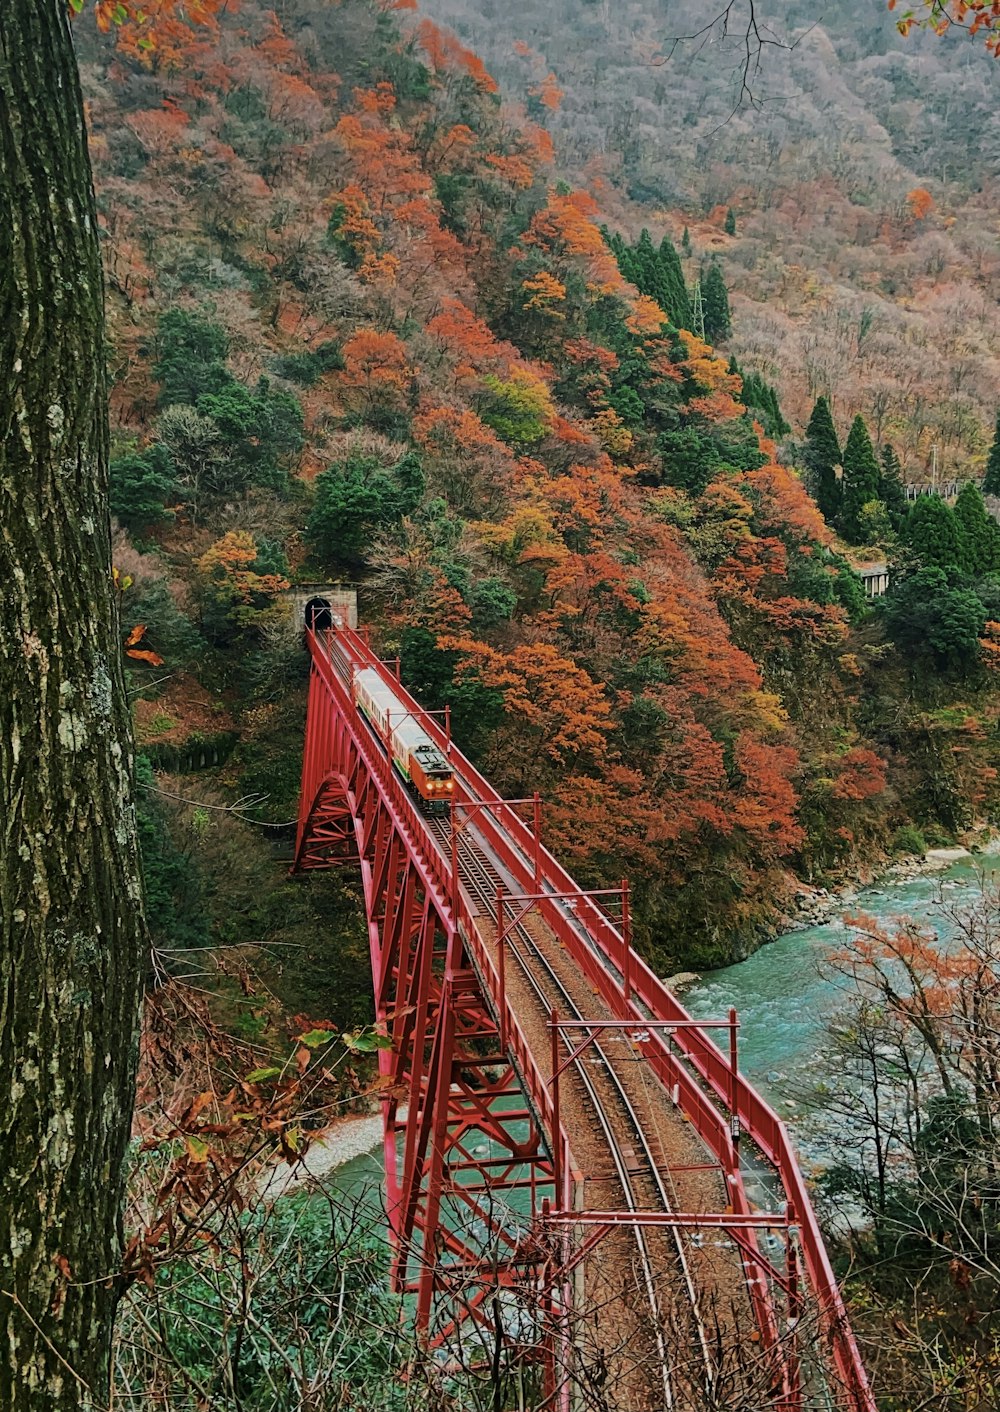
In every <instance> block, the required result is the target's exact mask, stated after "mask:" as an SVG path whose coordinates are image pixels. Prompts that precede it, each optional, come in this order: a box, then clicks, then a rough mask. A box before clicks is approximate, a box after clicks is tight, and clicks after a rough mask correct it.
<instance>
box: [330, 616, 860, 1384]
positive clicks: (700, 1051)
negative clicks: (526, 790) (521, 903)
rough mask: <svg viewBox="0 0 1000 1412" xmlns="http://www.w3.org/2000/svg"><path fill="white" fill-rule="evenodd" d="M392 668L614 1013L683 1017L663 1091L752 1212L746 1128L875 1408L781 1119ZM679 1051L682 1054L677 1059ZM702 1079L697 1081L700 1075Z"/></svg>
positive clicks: (488, 838) (526, 1069) (847, 1369)
mask: <svg viewBox="0 0 1000 1412" xmlns="http://www.w3.org/2000/svg"><path fill="white" fill-rule="evenodd" d="M335 636H336V639H337V646H338V648H343V649H346V652H347V655H348V657H349V658H350V660H351V661H352V662H353V663H354V664H357V665H363V666H370V667H375V668H376V669H377V670H379V671H381V672H383V673H385V672H386V668H385V665H384V663H383V662H382V661H381V660H380V659H379V658H378V657H377V656H376V655H375V653H374V652H373V651H372V649H371V646H370V644H369V642H368V640H367V637H366V635H365V634H364V633H362V632H359V631H355V630H353V629H349V628H341V629H339V630H338V631H337V632H336V634H335ZM332 637H333V634H330V633H321V634H317V633H315V632H313V631H312V630H309V631H308V632H307V638H308V641H309V646H310V648H311V651H312V657H313V662H314V664H315V666H316V670H317V671H319V672H321V673H322V675H323V677H324V681H325V682H326V685H327V686H328V688H329V689H331V690H332V691H333V693H334V695H335V697H336V699H337V700H338V702H339V704H340V706H341V709H343V710H345V711H347V712H348V713H353V703H352V702H351V700H350V697H349V694H348V692H347V689H346V688H345V686H344V685H343V683H342V682H341V680H340V677H339V675H338V674H337V673H336V671H335V670H334V668H333V665H332V661H331V655H330V652H331V638H332ZM390 679H391V680H392V682H393V689H394V691H395V693H396V695H397V696H398V697H399V699H400V700H401V701H402V702H403V703H404V704H405V705H406V706H407V708H408V709H409V710H412V711H413V712H414V713H415V714H416V715H418V716H419V717H420V718H421V719H423V720H424V722H425V729H426V730H427V733H428V735H429V736H430V737H431V738H432V739H433V740H434V741H435V743H436V744H437V745H438V746H439V747H440V748H441V749H442V750H444V751H445V752H446V753H448V754H449V755H450V757H451V759H452V760H453V762H454V763H455V764H456V766H457V767H458V769H459V771H460V774H461V777H462V780H463V781H464V782H465V783H466V785H467V786H468V787H470V788H471V790H472V791H473V793H474V796H475V797H476V798H477V799H478V800H481V801H484V802H488V803H489V804H490V805H491V806H492V807H490V808H489V809H483V810H482V811H481V817H480V818H479V819H478V820H477V832H478V834H479V835H480V837H481V838H482V839H483V841H484V842H485V843H486V845H487V846H488V849H489V850H490V851H491V852H492V853H493V854H494V855H495V857H496V858H497V859H498V860H499V861H500V863H502V865H503V867H504V869H505V870H506V871H507V873H508V874H509V875H510V877H511V878H512V879H513V880H514V882H515V884H516V885H517V887H518V888H519V889H520V890H521V891H523V892H524V893H525V894H526V895H527V894H532V893H538V892H540V893H541V894H543V895H542V896H540V898H539V900H538V903H537V906H538V909H539V913H540V916H541V917H542V919H543V920H544V922H545V923H546V924H547V925H548V927H549V928H550V930H551V931H553V932H554V933H555V935H556V937H557V938H558V940H559V941H560V942H561V943H562V944H563V946H564V947H565V948H566V950H567V951H568V953H569V954H570V955H571V956H572V957H573V959H574V960H575V961H576V962H577V963H578V964H579V965H580V966H581V968H582V970H583V972H584V974H585V975H586V977H587V979H588V980H589V981H590V982H591V984H592V985H594V987H595V989H596V990H597V991H598V993H599V994H600V995H601V997H602V999H603V1000H604V1002H605V1004H606V1005H607V1006H608V1008H609V1010H611V1012H612V1014H614V1015H616V1016H618V1017H620V1018H622V1019H627V1020H635V1021H636V1022H638V1023H639V1024H641V1022H642V1021H643V1020H644V1019H655V1020H657V1021H675V1022H677V1024H678V1026H679V1027H678V1029H677V1030H676V1031H675V1032H674V1034H673V1035H672V1036H671V1037H670V1038H666V1037H664V1035H663V1034H662V1032H661V1031H660V1030H659V1029H657V1030H656V1031H655V1032H652V1033H651V1039H650V1043H649V1046H648V1054H649V1060H650V1063H651V1065H652V1067H653V1069H654V1071H655V1072H656V1073H657V1076H658V1077H659V1078H660V1079H661V1081H662V1082H663V1083H664V1085H665V1086H666V1087H667V1089H668V1091H672V1092H673V1093H674V1094H675V1095H676V1098H677V1101H678V1103H679V1106H680V1107H681V1109H682V1110H683V1111H684V1112H685V1113H686V1114H687V1116H688V1118H689V1119H690V1121H691V1122H692V1124H693V1126H694V1128H695V1130H696V1131H697V1132H698V1134H699V1135H700V1137H701V1138H702V1140H703V1141H704V1142H705V1144H706V1145H707V1146H708V1148H709V1150H710V1151H711V1152H712V1153H713V1155H714V1156H715V1157H716V1158H717V1159H718V1160H719V1162H720V1164H721V1165H722V1167H723V1169H724V1170H725V1172H726V1177H727V1182H728V1184H729V1188H730V1198H731V1202H732V1205H733V1211H734V1215H736V1216H737V1217H749V1216H751V1215H752V1214H753V1213H752V1210H751V1207H750V1204H749V1201H748V1200H747V1197H746V1194H745V1192H744V1190H743V1182H742V1177H741V1173H740V1168H739V1161H738V1156H736V1155H735V1149H734V1142H733V1138H734V1136H736V1135H738V1134H742V1135H743V1136H744V1137H746V1138H749V1139H750V1141H752V1142H753V1144H754V1145H755V1147H756V1148H757V1149H758V1150H759V1152H760V1153H761V1154H762V1155H763V1156H764V1157H765V1158H766V1159H767V1161H768V1163H769V1164H770V1165H771V1167H772V1168H773V1170H774V1172H775V1173H776V1175H777V1177H778V1180H779V1182H780V1185H781V1188H782V1192H783V1196H784V1200H785V1203H786V1215H787V1219H788V1221H789V1223H791V1224H794V1225H797V1227H798V1230H799V1240H800V1245H801V1250H802V1258H803V1266H804V1270H805V1273H806V1276H807V1279H808V1284H809V1287H810V1290H811V1292H812V1295H813V1298H814V1299H815V1300H816V1303H817V1306H818V1310H819V1313H820V1317H821V1320H822V1325H823V1328H824V1332H825V1334H826V1336H827V1337H828V1339H829V1341H830V1346H831V1350H832V1355H833V1361H834V1365H835V1368H836V1371H837V1374H838V1378H839V1380H840V1383H841V1385H842V1388H843V1390H844V1391H845V1392H846V1394H847V1395H848V1397H849V1398H850V1401H851V1404H852V1407H853V1408H854V1409H856V1412H877V1409H876V1405H875V1401H874V1398H873V1396H872V1393H871V1390H870V1387H869V1384H868V1379H867V1375H866V1373H865V1370H864V1366H863V1364H862V1361H861V1356H860V1353H859V1350H858V1347H857V1343H856V1340H855V1338H854V1334H853V1332H852V1330H851V1328H850V1324H849V1322H848V1319H847V1311H846V1309H845V1307H844V1303H843V1299H842V1297H841V1294H840V1289H839V1287H838V1284H837V1280H836V1277H835V1275H834V1273H833V1268H832V1266H831V1264H830V1259H829V1255H828V1254H827V1250H826V1246H825V1244H824V1241H823V1237H822V1234H821V1232H820V1229H819V1224H818V1221H817V1219H816V1215H815V1212H814V1211H813V1208H812V1204H811V1202H810V1200H809V1195H808V1192H807V1190H806V1186H805V1182H804V1180H803V1177H802V1173H801V1171H800V1169H799V1165H798V1161H797V1159H796V1156H795V1151H794V1148H793V1146H792V1142H791V1139H790V1137H789V1134H788V1131H787V1129H786V1127H785V1125H784V1123H783V1122H782V1121H781V1119H780V1118H779V1117H778V1115H777V1114H776V1113H775V1112H774V1110H773V1109H772V1108H771V1107H770V1106H769V1105H768V1104H767V1103H766V1102H765V1101H764V1100H763V1099H762V1098H761V1097H760V1095H759V1094H758V1093H757V1092H756V1091H755V1090H754V1089H753V1088H752V1087H751V1086H750V1084H748V1083H747V1081H746V1080H745V1079H744V1078H743V1076H742V1075H738V1076H737V1078H736V1080H735V1083H734V1082H733V1079H732V1075H731V1071H730V1066H729V1063H728V1061H727V1059H726V1057H725V1056H724V1055H723V1054H722V1053H721V1052H720V1051H719V1050H718V1049H717V1048H716V1046H715V1045H714V1044H713V1043H712V1042H711V1040H709V1039H708V1038H707V1037H706V1036H705V1035H704V1034H703V1033H702V1032H701V1031H700V1029H699V1028H698V1026H697V1024H696V1022H695V1021H693V1020H692V1018H691V1016H690V1015H689V1014H688V1012H687V1011H686V1010H685V1009H684V1007H683V1006H682V1005H681V1003H680V1001H679V1000H678V999H677V997H676V996H675V995H673V994H672V992H671V991H669V990H668V989H667V987H666V986H665V985H664V984H663V983H662V981H660V979H659V978H658V977H657V976H656V975H655V974H654V973H653V972H652V971H651V970H650V968H649V966H648V965H647V964H646V962H645V961H644V960H643V959H642V958H641V957H640V956H639V955H638V954H636V953H635V952H632V953H631V954H630V955H629V956H628V959H627V960H626V946H625V941H624V939H623V937H622V935H621V932H620V931H619V930H618V929H617V928H616V927H615V926H614V924H613V923H612V922H611V920H610V919H609V918H608V916H607V915H606V914H605V913H604V912H603V911H602V910H601V908H600V907H599V906H598V905H597V903H596V902H594V901H593V899H591V898H588V897H587V896H586V895H585V894H581V893H580V891H579V888H578V887H577V885H576V884H575V882H574V881H573V879H572V878H571V877H570V875H569V874H568V873H567V872H566V870H565V869H564V868H563V867H562V865H561V864H560V863H559V862H558V860H557V859H555V858H554V857H553V856H552V854H550V853H549V852H548V850H547V849H545V848H541V849H540V850H539V849H537V845H536V840H535V838H534V836H533V834H532V832H531V831H530V830H529V828H528V827H527V825H526V823H525V821H524V820H523V819H522V818H521V817H520V815H519V814H518V813H517V812H516V810H514V809H513V808H510V807H509V806H508V805H507V804H506V803H505V801H504V800H503V799H502V797H501V796H500V795H499V794H498V793H497V791H496V790H495V789H494V788H493V786H492V785H491V784H490V783H489V781H488V780H487V779H485V778H484V777H483V776H482V775H481V774H480V773H479V772H478V771H477V770H476V769H475V767H474V766H473V765H472V764H471V763H470V762H469V761H467V760H466V759H465V758H464V757H463V756H462V755H461V754H460V753H459V752H458V751H457V750H456V749H455V748H454V746H453V744H452V742H451V740H450V736H449V735H448V734H446V732H445V731H443V730H442V729H441V726H440V725H439V723H438V721H437V720H436V719H434V718H431V717H428V715H427V713H426V711H425V710H424V709H423V708H422V707H421V705H420V703H419V702H418V701H417V700H416V699H415V697H413V696H412V695H411V693H410V692H408V691H407V689H406V687H405V686H403V685H402V683H401V682H400V681H399V680H398V678H397V677H396V676H395V675H393V676H392V677H391V678H390ZM364 753H365V758H366V762H367V764H368V767H369V768H370V769H371V770H372V773H373V774H374V775H375V776H376V777H377V778H378V779H379V781H380V784H381V786H382V787H383V788H384V789H387V790H388V791H389V793H390V795H391V797H392V798H393V801H394V803H395V805H396V807H397V808H398V809H399V811H400V813H401V814H403V815H404V816H405V817H406V819H407V821H408V824H409V827H410V831H411V835H412V840H413V845H414V846H416V840H417V839H419V838H420V837H421V836H423V837H426V836H427V835H426V831H425V827H424V820H423V818H422V816H421V815H420V814H419V813H418V811H417V810H416V808H415V806H414V804H413V801H412V799H411V798H410V796H409V795H408V794H407V792H406V791H405V790H404V788H403V786H402V784H401V783H400V781H399V780H398V779H397V777H396V775H395V772H394V771H393V770H392V769H391V766H390V765H389V763H388V762H387V760H386V758H385V756H384V755H382V753H381V751H379V750H378V749H377V747H376V746H375V742H374V737H369V740H368V741H367V742H366V748H365V750H364ZM408 846H410V844H409V843H408ZM536 855H537V863H536ZM420 856H421V857H422V858H423V859H424V860H425V861H427V862H429V863H430V869H431V871H432V873H433V876H434V879H435V882H436V884H437V886H438V887H439V888H440V889H441V893H442V896H443V897H444V898H446V899H450V901H451V905H452V906H453V907H454V908H455V911H456V913H457V915H456V921H457V923H458V924H459V925H460V926H462V927H463V928H465V930H466V932H467V933H468V936H467V942H468V944H469V946H470V949H472V950H473V952H474V954H475V957H476V963H477V966H480V967H482V968H483V973H484V974H489V975H490V976H491V978H493V980H494V981H495V982H497V992H499V984H498V982H499V977H498V974H497V968H496V963H495V959H494V957H493V956H492V955H490V954H489V951H488V950H487V948H486V946H485V944H484V943H483V941H482V938H481V937H480V936H479V933H478V929H477V928H476V926H475V919H474V915H473V910H472V907H471V906H470V899H469V898H468V896H467V895H466V894H465V893H464V892H463V889H461V888H460V887H459V888H455V887H454V886H453V879H452V878H451V876H450V868H449V867H448V866H447V864H446V861H445V859H444V858H442V857H441V856H440V855H439V854H438V853H437V851H436V850H430V851H429V853H428V852H425V851H423V850H420ZM536 866H537V869H538V874H540V880H541V886H540V887H538V886H537V885H536ZM548 894H551V896H549V895H548ZM567 894H568V895H570V896H572V897H573V899H574V906H573V910H572V911H571V910H570V909H569V908H568V907H567V905H566V904H565V902H564V901H561V900H560V899H561V898H564V897H565V896H566V895H567ZM493 999H494V1001H495V1003H497V1004H499V1005H500V1006H501V1007H502V1009H503V1012H504V1019H505V1022H506V1025H507V1031H508V1035H509V1038H510V1048H511V1057H512V1059H513V1060H514V1062H515V1063H516V1064H517V1065H518V1067H519V1068H521V1069H522V1072H523V1073H525V1074H526V1075H529V1074H530V1079H531V1087H532V1090H533V1092H534V1093H535V1094H536V1095H538V1094H542V1093H543V1092H544V1091H545V1082H544V1078H543V1077H542V1075H541V1073H540V1071H539V1070H538V1067H537V1065H536V1063H535V1061H534V1058H533V1056H532V1053H531V1050H530V1046H529V1045H528V1043H527V1041H526V1038H525V1036H524V1033H523V1031H522V1030H521V1027H520V1026H519V1024H518V1022H517V1017H516V1015H515V1014H514V1012H513V1010H512V1009H511V1007H510V1004H509V1001H508V1000H507V997H506V996H505V995H500V994H499V993H495V995H494V997H493ZM678 1055H679V1056H680V1059H679V1058H678ZM681 1059H682V1060H683V1061H684V1062H680V1060H681ZM695 1076H697V1077H695ZM699 1079H700V1081H701V1082H700V1083H699V1082H698V1081H697V1080H699ZM536 1102H538V1103H539V1105H540V1107H541V1108H542V1111H541V1112H540V1113H539V1117H540V1119H541V1120H542V1122H543V1124H544V1126H545V1130H546V1132H549V1133H551V1134H552V1140H553V1142H557V1143H558V1144H559V1145H560V1157H561V1163H560V1170H561V1171H562V1173H563V1182H562V1185H563V1190H562V1191H559V1192H556V1194H555V1201H554V1204H555V1206H556V1208H557V1209H561V1210H563V1211H570V1210H572V1209H573V1191H572V1175H571V1173H572V1154H571V1151H570V1144H569V1139H568V1136H567V1135H566V1133H565V1131H564V1130H560V1131H559V1132H558V1133H556V1132H553V1129H552V1122H553V1118H554V1114H553V1112H552V1104H551V1097H549V1098H548V1099H546V1098H544V1097H543V1098H541V1099H536Z"/></svg>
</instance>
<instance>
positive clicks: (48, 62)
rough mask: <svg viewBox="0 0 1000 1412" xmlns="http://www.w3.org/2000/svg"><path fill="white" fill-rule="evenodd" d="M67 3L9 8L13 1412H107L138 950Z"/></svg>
mask: <svg viewBox="0 0 1000 1412" xmlns="http://www.w3.org/2000/svg"><path fill="white" fill-rule="evenodd" d="M107 441H108V433H107V408H106V397H105V376H104V301H103V289H102V283H101V269H100V254H99V249H98V238H97V216H96V208H95V203H94V193H93V183H92V179H91V172H90V163H89V160H88V156H87V147H86V135H85V130H84V121H83V104H82V98H81V93H80V85H79V79H78V75H77V69H76V61H75V57H74V53H73V46H72V41H71V37H70V31H69V6H68V3H67V0H0V1073H2V1075H3V1093H2V1096H0V1407H3V1408H4V1409H7V1408H9V1409H11V1412H15V1410H16V1412H49V1409H69V1408H73V1409H97V1408H104V1407H106V1406H107V1400H108V1364H109V1351H110V1340H111V1321H112V1317H113V1314H114V1308H115V1302H116V1299H117V1288H118V1282H117V1278H116V1274H117V1271H118V1268H119V1265H120V1250H121V1207H122V1196H123V1163H124V1157H125V1149H126V1143H127V1141H128V1136H129V1125H130V1119H131V1111H132V1101H133V1090H134V1082H135V1064H136V1052H137V1034H138V1020H139V1002H140V987H141V976H142V969H143V964H144V959H143V958H144V949H145V932H144V927H143V922H142V907H141V891H140V883H139V867H138V859H137V847H136V834H135V820H134V813H133V805H132V785H131V737H130V727H129V716H128V710H127V706H126V700H125V692H124V684H123V678H122V669H121V654H120V646H119V632H118V622H117V611H116V607H115V602H114V594H113V591H112V583H111V546H110V524H109V519H108V508H107Z"/></svg>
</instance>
